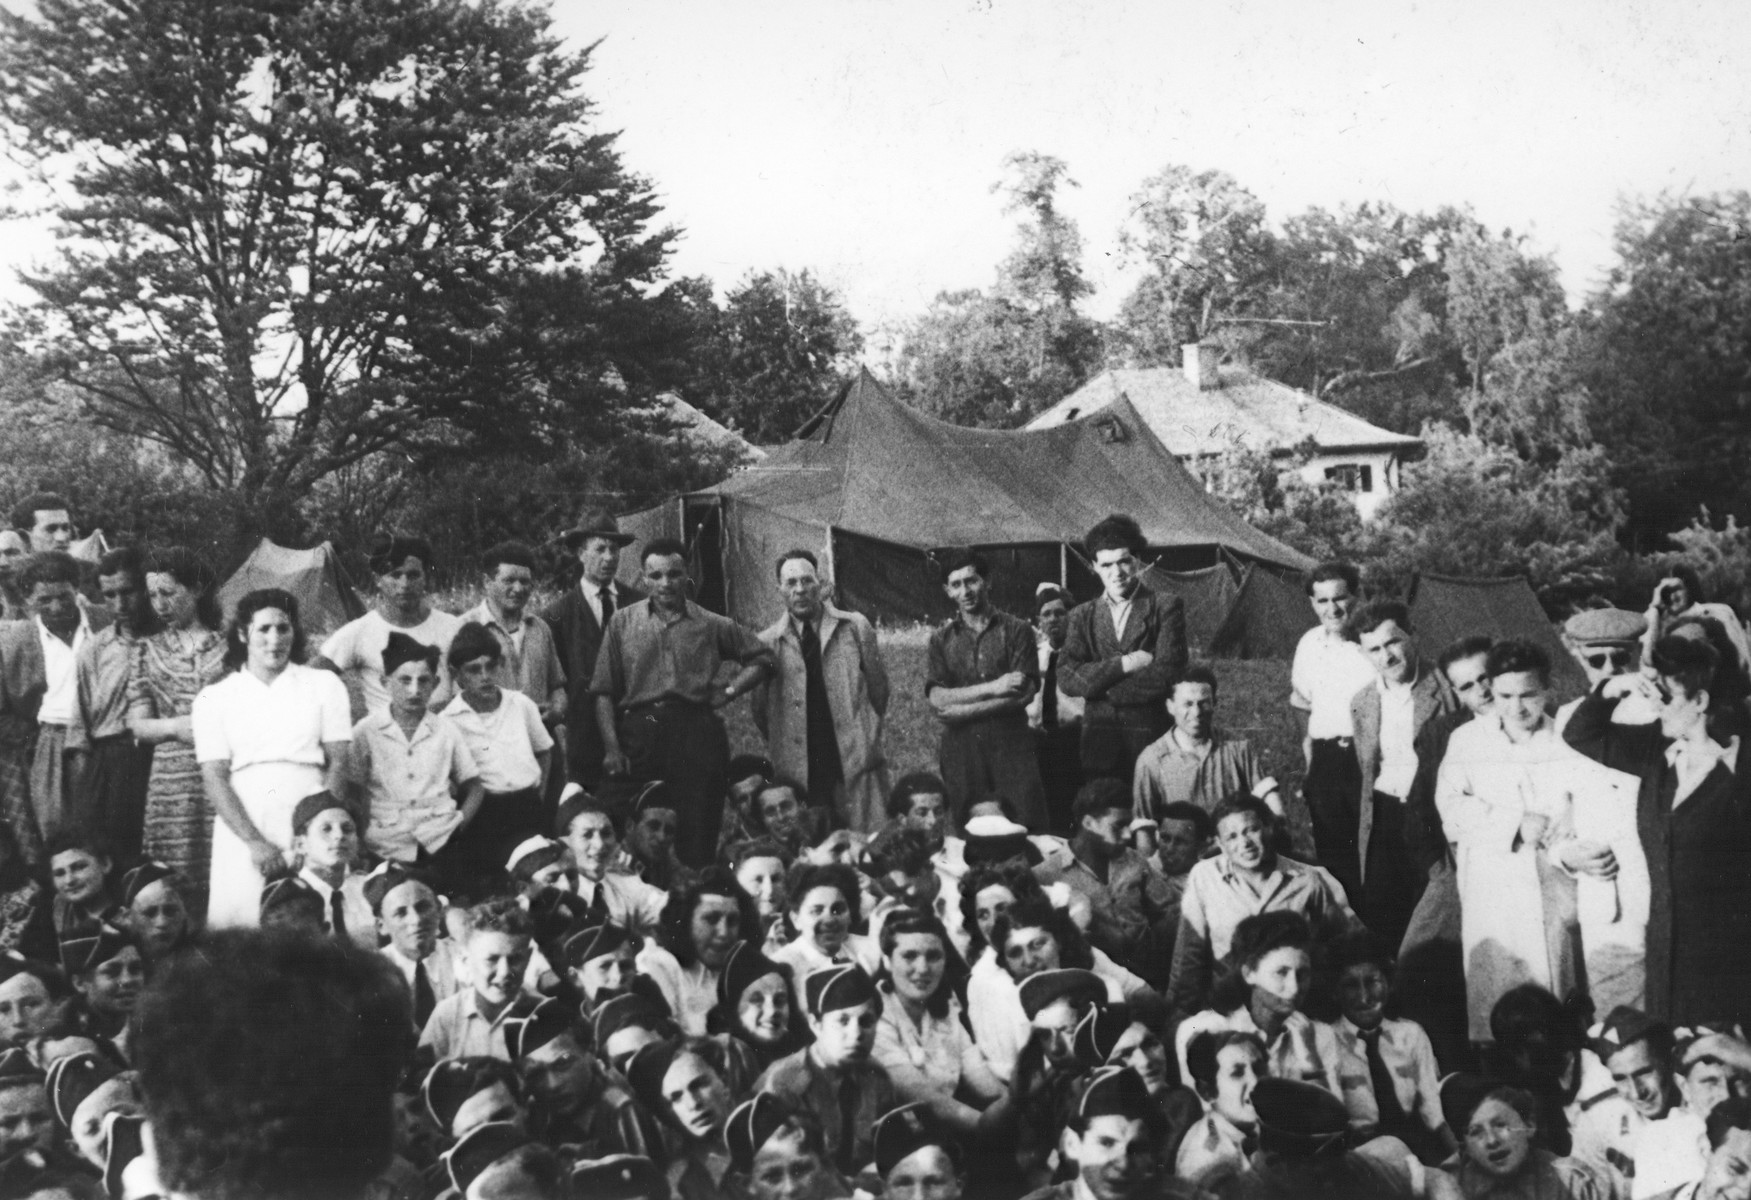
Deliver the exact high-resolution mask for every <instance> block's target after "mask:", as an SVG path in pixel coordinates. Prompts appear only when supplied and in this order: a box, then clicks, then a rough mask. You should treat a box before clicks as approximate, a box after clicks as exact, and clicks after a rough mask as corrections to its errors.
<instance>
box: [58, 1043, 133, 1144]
mask: <svg viewBox="0 0 1751 1200" xmlns="http://www.w3.org/2000/svg"><path fill="white" fill-rule="evenodd" d="M46 1086H47V1087H48V1090H49V1101H50V1103H51V1104H52V1105H53V1106H54V1110H55V1120H56V1121H58V1122H60V1126H61V1129H62V1130H63V1131H65V1133H66V1134H67V1137H68V1138H69V1140H70V1141H71V1143H72V1146H73V1149H75V1150H76V1151H78V1153H79V1155H80V1157H82V1158H84V1159H85V1161H86V1162H88V1163H90V1164H91V1165H92V1166H94V1167H96V1168H97V1169H98V1170H100V1171H101V1170H102V1169H103V1162H104V1121H105V1118H106V1117H108V1116H109V1114H110V1113H112V1112H126V1113H139V1112H141V1111H142V1109H141V1104H140V1095H139V1077H138V1076H136V1075H135V1074H134V1073H133V1072H132V1071H123V1070H121V1069H120V1068H119V1067H117V1066H116V1065H115V1064H114V1063H112V1062H110V1061H109V1060H108V1059H106V1058H104V1057H103V1056H102V1055H98V1054H90V1053H80V1054H69V1055H67V1056H66V1057H65V1058H59V1059H56V1060H55V1063H54V1065H53V1066H51V1067H50V1068H49V1071H48V1079H47V1084H46Z"/></svg>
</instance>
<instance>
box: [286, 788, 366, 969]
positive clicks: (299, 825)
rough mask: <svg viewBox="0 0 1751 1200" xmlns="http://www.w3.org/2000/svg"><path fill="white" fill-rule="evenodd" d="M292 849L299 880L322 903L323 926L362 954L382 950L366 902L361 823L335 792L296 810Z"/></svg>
mask: <svg viewBox="0 0 1751 1200" xmlns="http://www.w3.org/2000/svg"><path fill="white" fill-rule="evenodd" d="M292 850H293V852H294V853H296V854H297V855H298V856H299V858H300V859H301V865H300V866H299V868H298V878H299V879H301V880H302V881H303V882H304V884H305V886H306V887H308V888H309V889H310V890H311V891H313V892H315V893H316V897H317V899H319V900H321V901H322V928H323V930H324V932H326V933H327V934H328V935H329V936H330V937H335V938H340V939H342V940H343V941H351V942H352V943H353V944H354V945H356V946H358V947H359V949H361V950H375V949H376V948H377V922H376V918H375V917H374V916H373V915H372V913H371V902H370V900H368V899H366V898H365V877H364V876H363V875H360V874H359V873H358V872H357V871H356V870H354V866H355V863H356V860H357V859H358V855H359V819H358V817H357V816H356V815H355V814H354V812H353V810H352V809H351V808H349V807H347V805H345V804H343V803H342V802H341V801H340V799H339V798H337V797H336V796H335V795H334V794H333V793H332V792H315V793H312V794H311V795H308V796H306V797H304V798H303V799H302V800H300V801H298V806H297V807H296V808H294V809H293V810H292Z"/></svg>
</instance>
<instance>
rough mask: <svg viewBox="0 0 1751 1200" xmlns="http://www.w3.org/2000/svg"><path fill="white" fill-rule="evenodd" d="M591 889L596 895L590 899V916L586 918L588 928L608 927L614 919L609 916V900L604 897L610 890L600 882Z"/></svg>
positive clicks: (585, 922) (585, 924)
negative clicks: (596, 926) (594, 926)
mask: <svg viewBox="0 0 1751 1200" xmlns="http://www.w3.org/2000/svg"><path fill="white" fill-rule="evenodd" d="M591 888H592V891H593V892H594V894H593V895H592V896H591V897H590V911H589V914H588V915H587V916H585V917H584V926H585V927H586V928H588V927H589V926H591V925H606V924H608V922H609V921H610V920H612V919H613V918H611V917H610V916H609V915H608V900H607V897H605V896H604V895H603V893H604V892H606V891H607V890H608V889H607V887H606V886H604V885H603V884H601V883H599V882H598V883H595V884H593V885H591Z"/></svg>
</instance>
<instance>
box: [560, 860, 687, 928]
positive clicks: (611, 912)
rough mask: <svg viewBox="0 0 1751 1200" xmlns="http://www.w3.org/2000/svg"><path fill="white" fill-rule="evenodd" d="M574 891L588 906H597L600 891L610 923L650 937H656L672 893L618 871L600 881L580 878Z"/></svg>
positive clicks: (611, 872)
mask: <svg viewBox="0 0 1751 1200" xmlns="http://www.w3.org/2000/svg"><path fill="white" fill-rule="evenodd" d="M573 891H574V892H575V893H576V895H577V896H578V898H579V899H581V900H582V901H583V902H584V904H585V905H586V906H587V905H591V904H594V903H595V899H596V894H597V893H598V892H600V893H601V894H602V904H603V906H604V907H606V908H607V910H608V919H609V920H610V921H613V922H614V923H615V924H616V925H618V926H620V927H621V928H622V929H626V930H630V931H631V932H633V933H636V934H638V935H639V936H641V937H647V938H648V937H655V936H656V935H657V927H658V926H660V925H661V924H662V922H663V908H664V906H666V905H667V904H668V903H669V893H667V892H665V891H664V890H663V889H662V888H655V887H652V886H651V885H650V884H648V883H646V882H645V881H644V880H642V879H640V878H639V877H638V876H637V875H631V874H624V873H621V872H617V871H609V872H608V873H607V874H606V875H604V876H602V878H601V880H600V881H597V880H593V879H586V878H585V877H584V876H582V875H579V876H578V880H577V886H576V887H575V888H574V889H573Z"/></svg>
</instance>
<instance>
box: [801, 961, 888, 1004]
mask: <svg viewBox="0 0 1751 1200" xmlns="http://www.w3.org/2000/svg"><path fill="white" fill-rule="evenodd" d="M875 999H877V994H876V986H875V980H873V979H871V978H870V977H869V975H868V974H867V973H866V972H865V971H864V969H863V968H862V967H860V966H858V965H857V964H856V963H834V964H833V965H832V966H828V967H822V968H821V969H820V970H818V971H811V972H809V974H808V975H807V976H806V977H805V978H804V979H803V1002H804V1003H805V1004H806V1005H808V1010H809V1012H810V1013H811V1014H813V1015H814V1016H817V1017H819V1016H824V1015H825V1014H827V1013H830V1012H834V1011H835V1010H837V1009H841V1008H858V1007H861V1006H862V1005H865V1004H868V1003H869V1002H870V1001H871V1000H875Z"/></svg>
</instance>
